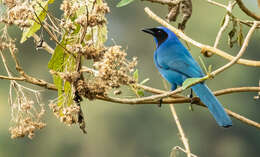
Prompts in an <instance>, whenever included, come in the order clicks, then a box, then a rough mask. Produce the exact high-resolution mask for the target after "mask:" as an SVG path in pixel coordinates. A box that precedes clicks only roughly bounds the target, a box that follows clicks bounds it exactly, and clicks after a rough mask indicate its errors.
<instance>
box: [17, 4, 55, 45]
mask: <svg viewBox="0 0 260 157" xmlns="http://www.w3.org/2000/svg"><path fill="white" fill-rule="evenodd" d="M53 1H54V0H49V1H40V2H39V3H40V5H41V6H40V5H36V6H35V14H36V15H37V17H38V18H37V17H35V19H37V20H36V21H37V22H35V21H31V24H32V26H31V27H29V28H25V29H24V31H23V35H22V38H21V41H20V43H23V42H25V41H26V40H27V39H28V38H29V37H31V36H32V35H33V34H34V33H35V32H37V31H38V30H39V29H40V28H41V25H40V24H39V23H40V22H42V21H43V20H44V19H45V17H46V15H47V13H46V11H45V10H48V4H49V3H52V2H53ZM42 7H43V8H44V9H43V8H42ZM38 20H40V22H39V21H38Z"/></svg>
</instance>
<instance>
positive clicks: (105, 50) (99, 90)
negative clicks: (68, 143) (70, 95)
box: [59, 0, 137, 100]
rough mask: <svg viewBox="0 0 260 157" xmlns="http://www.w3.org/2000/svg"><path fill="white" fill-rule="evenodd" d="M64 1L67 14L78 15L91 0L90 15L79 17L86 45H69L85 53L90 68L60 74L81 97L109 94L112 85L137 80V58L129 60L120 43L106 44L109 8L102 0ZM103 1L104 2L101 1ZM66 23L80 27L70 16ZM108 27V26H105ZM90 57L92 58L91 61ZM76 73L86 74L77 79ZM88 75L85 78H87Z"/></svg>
mask: <svg viewBox="0 0 260 157" xmlns="http://www.w3.org/2000/svg"><path fill="white" fill-rule="evenodd" d="M83 2H84V1H75V2H73V3H72V2H71V1H68V0H65V1H63V3H62V5H61V7H60V8H61V10H63V11H64V16H65V17H66V16H69V17H74V16H76V14H77V11H78V10H79V8H80V7H81V6H82V5H84V4H85V3H88V4H89V5H88V12H87V14H81V15H80V16H76V19H75V22H76V23H77V24H79V25H80V26H82V28H85V29H86V38H85V40H84V43H85V44H82V43H72V44H67V45H66V48H67V50H68V51H70V52H73V53H74V54H76V55H81V56H84V58H85V59H86V61H87V62H88V63H91V64H92V65H90V66H88V67H89V69H91V70H87V71H84V70H82V71H84V72H87V74H86V75H85V74H84V72H82V73H78V74H77V75H76V74H75V72H64V73H63V74H62V73H59V75H60V77H62V78H63V79H65V80H67V81H69V82H70V83H71V84H73V85H74V88H75V90H76V91H77V92H78V94H79V95H80V96H83V97H85V98H88V99H90V100H92V99H95V98H96V97H97V96H104V95H106V93H107V91H108V90H110V89H112V88H119V87H120V86H121V85H129V84H133V83H135V79H133V78H132V76H131V73H132V72H133V71H134V68H135V66H136V64H137V59H136V58H133V60H132V61H128V60H127V58H126V55H127V54H126V53H125V52H124V51H123V50H121V47H120V46H112V47H105V46H104V45H103V43H104V41H105V40H106V37H104V36H106V35H107V34H106V32H102V31H104V29H103V30H102V28H104V25H105V24H106V18H105V14H106V13H108V12H109V7H108V6H107V4H106V3H103V1H102V0H93V1H92V2H93V3H90V1H85V3H84V4H83ZM100 2H101V3H100ZM62 21H63V22H64V23H63V25H64V26H66V30H70V31H68V32H72V31H73V30H75V28H76V26H75V24H74V23H73V22H72V21H71V19H69V18H66V19H63V20H62ZM105 29H106V28H105ZM89 60H92V61H91V62H89ZM75 76H79V77H80V76H83V77H80V78H79V77H78V78H75ZM84 78H85V79H84Z"/></svg>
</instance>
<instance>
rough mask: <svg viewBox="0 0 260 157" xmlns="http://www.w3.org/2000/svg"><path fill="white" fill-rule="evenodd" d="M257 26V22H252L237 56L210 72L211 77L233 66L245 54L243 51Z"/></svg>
mask: <svg viewBox="0 0 260 157" xmlns="http://www.w3.org/2000/svg"><path fill="white" fill-rule="evenodd" d="M258 24H259V22H257V21H255V22H254V25H253V26H252V27H251V29H250V30H249V31H248V33H247V36H246V38H245V40H244V43H243V45H242V47H241V49H240V51H239V52H238V54H237V56H236V57H234V58H233V59H232V60H231V61H230V62H229V63H227V64H226V65H224V66H222V67H221V68H219V69H217V70H215V71H214V72H212V75H213V76H215V75H216V74H218V73H220V72H222V71H224V70H226V69H228V68H229V67H231V66H232V65H234V64H235V63H236V62H237V61H238V60H239V58H240V57H242V55H243V54H244V53H245V50H246V48H247V46H248V42H249V40H250V38H251V36H252V35H253V33H254V31H255V29H256V26H257V25H258Z"/></svg>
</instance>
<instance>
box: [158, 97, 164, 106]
mask: <svg viewBox="0 0 260 157" xmlns="http://www.w3.org/2000/svg"><path fill="white" fill-rule="evenodd" d="M162 102H163V99H162V98H161V99H160V100H159V104H157V106H158V107H162Z"/></svg>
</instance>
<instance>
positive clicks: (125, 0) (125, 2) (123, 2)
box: [116, 0, 134, 8]
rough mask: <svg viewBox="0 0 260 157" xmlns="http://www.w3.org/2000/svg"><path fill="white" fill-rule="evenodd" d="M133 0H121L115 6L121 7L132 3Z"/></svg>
mask: <svg viewBox="0 0 260 157" xmlns="http://www.w3.org/2000/svg"><path fill="white" fill-rule="evenodd" d="M133 1H134V0H121V1H120V2H119V3H118V4H117V5H116V7H118V8H119V7H123V6H126V5H128V4H130V3H132V2H133Z"/></svg>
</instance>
